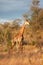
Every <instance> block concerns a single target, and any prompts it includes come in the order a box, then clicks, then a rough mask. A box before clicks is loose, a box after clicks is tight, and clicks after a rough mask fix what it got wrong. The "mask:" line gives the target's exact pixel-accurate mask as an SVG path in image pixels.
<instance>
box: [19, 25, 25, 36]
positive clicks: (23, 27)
mask: <svg viewBox="0 0 43 65" xmlns="http://www.w3.org/2000/svg"><path fill="white" fill-rule="evenodd" d="M24 29H25V25H23V26H22V27H21V29H20V31H19V34H20V35H23V33H24Z"/></svg>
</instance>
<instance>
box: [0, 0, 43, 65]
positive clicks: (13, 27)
mask: <svg viewBox="0 0 43 65" xmlns="http://www.w3.org/2000/svg"><path fill="white" fill-rule="evenodd" d="M39 3H40V1H39V0H32V5H31V7H30V12H27V13H25V14H23V18H24V19H25V20H27V21H28V22H29V23H30V25H29V26H26V27H25V30H24V34H23V36H24V41H25V43H27V45H25V44H24V46H23V51H24V52H25V53H27V56H28V55H29V54H30V55H29V56H28V57H29V58H30V59H29V62H30V63H29V62H28V58H27V56H26V55H24V53H23V55H24V56H23V55H22V56H23V58H24V59H27V64H26V62H25V61H26V60H24V64H20V63H18V64H15V65H43V8H40V4H39ZM17 21H19V22H17ZM21 22H22V21H21V20H20V19H17V20H14V21H13V22H5V23H3V24H0V54H1V53H3V52H5V53H7V52H8V51H9V49H10V47H11V46H12V43H11V40H12V39H13V37H14V36H15V35H16V34H17V33H18V31H19V29H20V28H21V26H22V25H20V23H21ZM24 22H25V21H24ZM14 49H15V48H14ZM34 50H35V51H34ZM13 51H14V50H13ZM37 51H38V52H37ZM11 52H12V51H11ZM14 52H15V51H14ZM35 52H37V53H36V55H35ZM7 54H8V53H7ZM32 54H33V56H32ZM20 55H21V54H20ZM40 56H41V58H42V61H41V60H39V62H40V64H39V63H38V62H37V61H36V60H35V58H37V57H40ZM17 57H18V56H17ZM25 57H26V58H25ZM34 57H35V58H34ZM20 58H21V56H20ZM33 58H34V59H33ZM17 59H18V58H17ZM39 59H40V58H39ZM13 60H14V58H13ZM18 60H19V59H18ZM22 60H23V59H21V61H20V60H19V61H20V62H21V63H22ZM32 60H33V61H32ZM35 61H36V64H35ZM6 65H7V64H6ZM10 65H11V64H10ZM12 65H13V64H12Z"/></svg>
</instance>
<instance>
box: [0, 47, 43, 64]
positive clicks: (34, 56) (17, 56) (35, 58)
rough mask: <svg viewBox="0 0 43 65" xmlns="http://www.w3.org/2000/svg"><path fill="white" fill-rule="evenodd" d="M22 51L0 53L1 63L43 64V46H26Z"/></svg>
mask: <svg viewBox="0 0 43 65" xmlns="http://www.w3.org/2000/svg"><path fill="white" fill-rule="evenodd" d="M24 49H25V50H24V51H23V52H22V53H21V52H16V53H12V54H11V55H8V54H7V53H4V52H3V53H0V65H43V48H42V50H40V49H38V48H36V47H31V49H30V47H28V46H27V47H26V48H24Z"/></svg>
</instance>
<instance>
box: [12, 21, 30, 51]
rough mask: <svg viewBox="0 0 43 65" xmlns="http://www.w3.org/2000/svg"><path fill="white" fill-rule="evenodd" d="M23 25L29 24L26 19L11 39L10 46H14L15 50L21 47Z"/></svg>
mask: <svg viewBox="0 0 43 65" xmlns="http://www.w3.org/2000/svg"><path fill="white" fill-rule="evenodd" d="M25 25H29V22H28V21H25V22H24V24H23V25H22V27H21V29H20V30H19V32H18V34H17V35H16V36H15V37H14V39H13V40H12V47H11V48H13V47H14V46H16V49H17V51H19V50H20V48H22V42H23V39H24V37H23V33H24V29H25Z"/></svg>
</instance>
